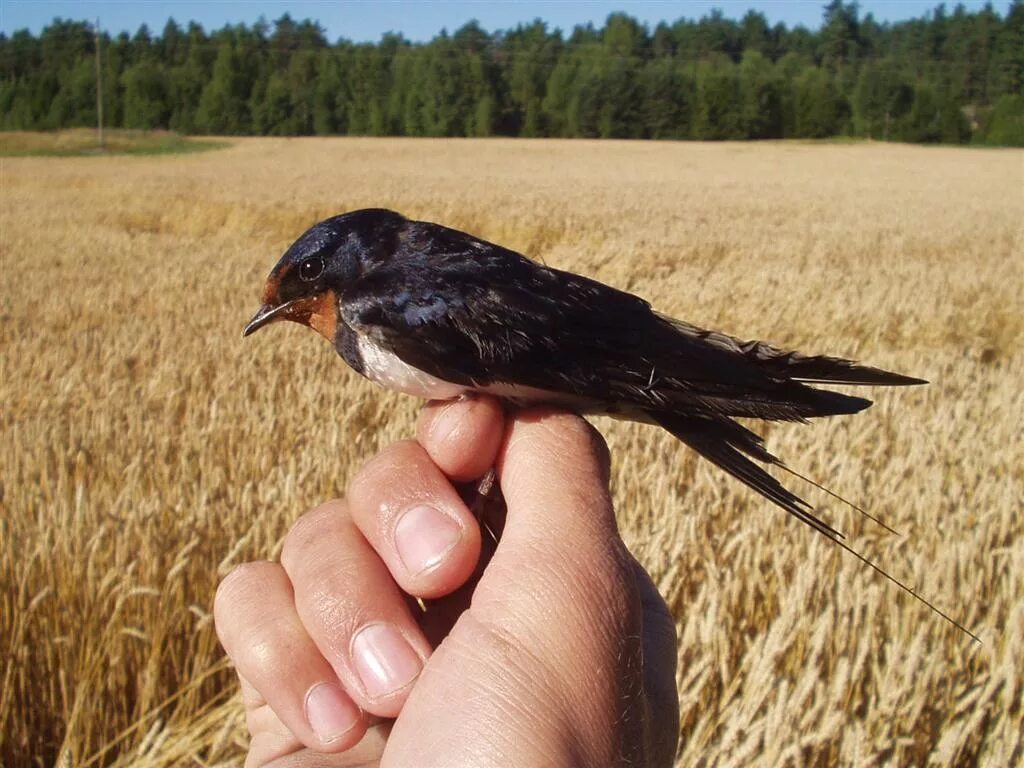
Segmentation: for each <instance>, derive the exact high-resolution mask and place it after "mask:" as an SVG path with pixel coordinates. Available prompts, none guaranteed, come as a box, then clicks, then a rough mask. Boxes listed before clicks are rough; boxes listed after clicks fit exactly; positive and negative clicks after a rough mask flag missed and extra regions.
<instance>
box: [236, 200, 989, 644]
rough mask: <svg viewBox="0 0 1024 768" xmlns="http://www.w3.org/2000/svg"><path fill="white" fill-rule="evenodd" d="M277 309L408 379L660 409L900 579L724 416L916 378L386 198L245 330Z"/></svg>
mask: <svg viewBox="0 0 1024 768" xmlns="http://www.w3.org/2000/svg"><path fill="white" fill-rule="evenodd" d="M278 319H288V320H294V321H297V322H301V323H304V324H306V325H309V326H311V327H312V328H314V329H315V330H317V331H318V332H319V333H321V334H322V335H324V336H326V337H327V338H328V339H329V340H331V341H332V342H333V343H334V345H335V348H336V349H337V350H338V352H339V354H341V356H342V357H343V358H344V359H345V360H346V361H347V362H348V363H349V364H350V365H351V366H352V367H353V368H354V369H355V370H357V371H359V372H360V373H362V374H364V375H365V376H367V377H369V378H371V379H374V380H376V381H378V382H379V383H382V384H384V385H385V386H390V387H392V388H395V389H399V390H401V391H404V392H408V393H411V394H415V395H420V396H422V397H436V398H449V397H456V396H458V395H460V394H462V393H466V392H486V393H491V394H495V395H498V396H501V397H504V398H505V399H507V400H510V401H512V402H513V403H516V404H532V403H549V404H554V405H558V406H562V407H568V408H571V409H574V410H576V411H578V412H581V413H605V414H610V415H614V416H618V417H620V418H625V419H631V420H635V421H642V422H647V423H651V424H656V425H659V426H661V427H663V428H664V429H666V430H668V431H669V432H670V433H672V434H673V435H675V436H676V437H677V438H678V439H679V440H681V441H682V442H684V443H685V444H686V445H688V446H690V447H691V448H692V449H693V450H695V451H697V452H698V453H699V454H701V455H702V456H704V457H706V458H707V459H709V460H710V461H712V462H713V463H715V464H717V465H718V466H719V467H721V468H722V469H724V470H725V471H727V472H728V473H730V474H731V475H733V476H734V477H736V478H738V479H739V480H740V481H742V482H743V483H745V484H746V485H748V486H749V487H750V488H752V489H754V490H755V491H757V492H758V493H760V494H762V495H763V496H764V497H766V498H767V499H769V500H771V501H772V502H774V503H775V504H777V505H779V506H780V507H782V508H783V509H784V510H786V511H787V512H788V513H790V514H791V515H793V516H795V517H796V518H798V519H799V520H801V521H802V522H804V523H806V524H808V525H810V526H811V527H812V528H814V529H815V530H816V531H818V532H819V533H821V534H823V535H825V536H827V537H829V538H831V539H832V540H833V541H836V542H837V544H838V545H839V546H841V547H843V548H844V549H847V550H848V551H850V552H852V553H853V554H854V555H855V556H857V557H858V558H860V559H861V560H863V561H864V562H866V563H867V564H868V565H870V566H871V567H872V568H875V569H876V570H878V571H879V572H880V573H882V574H883V575H885V576H886V578H889V579H891V580H893V581H896V580H895V579H892V577H891V576H889V575H888V574H886V573H885V572H884V571H881V569H879V568H878V567H877V566H876V565H874V563H871V562H870V561H868V560H865V559H864V558H863V557H862V556H861V555H859V554H858V553H856V552H854V551H853V550H850V549H849V547H847V546H846V545H845V544H843V543H842V542H841V541H839V539H840V538H841V534H839V532H838V531H837V530H836V529H834V528H833V527H832V526H830V525H828V524H827V523H825V522H824V521H823V520H821V519H820V518H818V517H817V516H815V515H814V514H813V510H812V508H811V507H810V506H809V505H808V504H807V503H806V502H804V501H803V500H802V499H801V498H799V497H798V496H797V495H795V494H794V493H793V492H792V491H790V490H788V489H787V488H785V487H784V486H783V485H782V484H781V483H780V482H779V481H778V480H777V479H775V478H774V477H772V476H771V475H770V474H769V473H768V472H767V471H765V469H764V468H763V467H762V466H760V465H759V464H758V463H755V462H760V463H761V464H767V465H774V466H777V467H782V468H785V467H784V465H783V464H782V462H781V461H779V460H778V459H777V458H776V457H775V456H773V455H772V454H770V453H769V452H768V451H767V450H766V449H765V447H764V445H763V441H762V439H761V438H760V437H759V436H758V435H757V434H755V433H754V432H752V431H750V430H749V429H747V428H746V427H744V426H742V425H741V424H739V423H737V422H736V421H734V420H733V419H735V418H759V419H768V420H781V421H797V422H803V421H806V420H807V419H810V418H813V417H817V416H833V415H838V414H851V413H857V412H858V411H861V410H863V409H865V408H867V407H868V406H869V405H871V401H870V400H867V399H864V398H862V397H854V396H851V395H846V394H842V393H839V392H833V391H829V390H824V389H818V388H816V387H813V386H810V385H812V384H852V385H883V386H902V385H909V384H923V383H925V382H924V381H922V380H921V379H916V378H911V377H909V376H903V375H900V374H897V373H890V372H888V371H883V370H880V369H878V368H872V367H869V366H864V365H859V364H857V363H855V362H852V361H850V360H844V359H842V358H837V357H827V356H807V355H802V354H800V353H798V352H791V351H785V350H780V349H777V348H775V347H773V346H770V345H768V344H766V343H765V342H763V341H740V340H739V339H736V338H733V337H731V336H727V335H725V334H723V333H719V332H717V331H709V330H705V329H702V328H698V327H696V326H693V325H690V324H689V323H685V322H682V321H680V320H674V319H672V318H669V317H666V316H664V315H661V314H659V313H658V312H655V311H654V310H653V309H652V308H651V306H650V305H649V304H648V303H647V302H646V301H644V300H643V299H641V298H639V297H637V296H634V295H632V294H629V293H626V292H624V291H620V290H617V289H615V288H612V287H610V286H607V285H604V284H602V283H599V282H596V281H594V280H591V279H588V278H586V277H581V276H580V275H575V274H572V273H570V272H564V271H561V270H557V269H552V268H550V267H546V266H544V265H542V264H538V263H537V262H534V261H531V260H530V259H528V258H526V257H525V256H523V255H521V254H519V253H516V252H515V251H511V250H508V249H507V248H503V247H501V246H499V245H495V244H494V243H489V242H487V241H485V240H481V239H480V238H477V237H473V236H472V235H469V234H466V233H464V232H459V231H457V230H454V229H450V228H448V227H444V226H441V225H439V224H432V223H429V222H422V221H411V220H409V219H406V218H405V217H403V216H401V215H400V214H398V213H395V212H394V211H387V210H382V209H368V210H361V211H354V212H352V213H346V214H343V215H341V216H335V217H334V218H331V219H327V220H325V221H322V222H320V223H319V224H316V225H314V226H313V227H311V228H310V229H309V230H307V231H306V232H305V233H304V234H303V235H302V236H301V237H300V238H299V239H298V240H296V241H295V243H294V244H293V245H292V246H291V247H290V248H289V249H288V250H287V252H286V253H285V254H284V256H283V257H282V258H281V260H280V261H279V262H278V264H277V266H275V267H274V269H273V270H272V272H271V274H270V276H269V278H268V279H267V285H266V287H265V289H264V295H263V307H261V308H260V310H259V312H257V314H256V316H255V317H254V318H253V319H252V321H250V323H249V325H248V326H246V330H245V333H246V334H248V333H251V332H252V331H254V330H256V329H258V328H260V327H262V326H263V325H265V324H267V323H269V322H272V321H274V320H278ZM788 471H791V470H788ZM793 474H796V473H793ZM805 479H806V478H805ZM811 482H813V481H811ZM825 490H826V491H827V489H825ZM829 493H831V492H829ZM857 509H859V508H857ZM861 511H863V510H861ZM865 514H867V513H865ZM872 519H874V518H872ZM883 525H884V524H883ZM890 530H891V529H890ZM896 583H897V584H899V586H900V587H901V588H903V589H904V590H906V591H908V592H911V594H914V596H915V597H916V598H917V599H919V600H922V602H925V603H926V604H927V605H929V607H931V608H932V609H933V610H935V611H937V612H939V613H940V614H941V611H938V609H937V608H935V607H934V606H932V605H931V604H930V603H927V601H924V600H923V599H922V598H920V597H919V596H918V595H916V593H913V591H912V590H910V589H909V588H908V587H906V586H905V585H903V584H902V583H900V582H898V581H896ZM941 615H942V616H944V617H945V618H946V619H948V620H949V621H951V622H953V623H954V624H956V626H958V627H960V628H961V629H964V631H965V632H966V631H967V630H966V629H965V628H964V627H962V626H961V625H959V624H957V623H956V622H955V621H953V620H952V619H950V618H949V617H948V616H946V615H945V614H941ZM972 636H973V635H972Z"/></svg>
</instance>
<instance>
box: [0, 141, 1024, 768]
mask: <svg viewBox="0 0 1024 768" xmlns="http://www.w3.org/2000/svg"><path fill="white" fill-rule="evenodd" d="M0 163H2V166H0V173H2V197H0V214H2V221H0V224H2V234H0V258H2V268H3V269H2V273H3V287H2V291H0V393H2V403H3V405H2V415H0V424H2V427H3V438H2V442H0V676H2V678H0V679H2V690H0V763H2V764H3V765H5V766H8V768H17V767H19V766H47V765H58V766H82V767H83V768H88V767H89V766H128V765H132V766H143V767H144V768H157V767H161V768H162V767H164V766H199V765H202V766H222V765H239V764H240V763H241V760H242V755H243V750H244V745H245V732H244V728H243V719H242V714H241V708H240V701H239V699H238V697H237V696H236V695H235V688H234V683H233V678H232V673H231V670H230V669H228V668H227V666H226V664H225V662H224V660H223V657H222V654H221V652H220V649H219V647H218V645H217V642H216V639H215V636H214V632H213V627H212V621H211V615H210V610H211V603H212V598H213V593H214V589H215V585H216V583H217V581H218V579H219V578H221V577H222V576H223V575H224V574H226V573H227V572H228V571H229V570H230V569H231V568H232V567H233V566H234V565H236V564H238V563H240V562H243V561H245V560H248V559H253V558H258V557H274V556H275V555H276V553H277V548H278V545H279V542H280V541H281V538H282V537H283V535H284V534H285V532H286V531H287V529H288V527H289V525H290V522H291V521H292V520H294V519H295V518H296V517H297V516H298V515H300V514H301V513H302V512H304V511H305V510H307V509H308V508H310V507H311V506H313V505H315V504H317V503H318V502H320V501H322V500H324V499H326V498H329V497H332V496H336V495H340V494H342V493H343V492H344V489H345V487H346V483H347V482H348V480H349V478H350V477H351V476H352V474H353V473H354V471H355V470H356V469H357V468H358V467H359V466H360V464H361V463H362V462H363V461H364V460H366V459H367V458H369V457H370V456H371V455H372V454H373V453H374V452H375V451H376V450H377V449H378V448H380V447H381V446H383V445H385V444H387V443H388V442H390V441H393V440H395V439H399V438H402V437H407V436H409V435H410V434H411V430H412V424H413V421H414V418H415V415H416V412H417V403H416V402H415V401H413V400H411V399H410V398H407V397H405V396H401V395H395V394H390V393H387V392H384V391H383V390H380V389H377V388H375V387H374V386H373V385H371V384H369V383H368V382H365V381H363V380H361V379H359V378H358V377H357V376H356V375H355V374H353V373H351V372H350V371H348V369H347V368H346V367H345V366H344V364H343V363H342V361H341V360H340V359H339V358H337V356H336V355H335V353H334V351H333V350H332V349H331V348H330V347H329V345H327V344H326V343H324V342H323V340H322V339H320V338H319V337H317V336H316V335H314V334H311V333H309V332H308V331H306V330H305V329H301V328H298V327H297V326H289V327H281V326H278V327H275V328H274V329H273V331H272V332H268V333H264V334H259V335H257V336H255V337H253V338H251V339H247V340H246V341H245V342H243V341H242V339H241V337H240V331H241V328H242V325H243V323H244V322H245V321H246V320H247V319H248V317H249V316H250V314H251V312H252V311H253V310H254V309H255V307H256V305H257V303H258V296H259V292H260V288H261V284H262V278H263V276H264V274H265V273H266V271H267V270H268V269H269V268H270V266H271V265H272V264H273V262H274V261H276V259H277V257H278V255H279V254H280V252H281V251H282V250H283V248H284V247H286V246H287V245H288V244H289V243H290V242H291V240H292V239H293V238H294V237H295V236H297V235H298V234H299V233H300V232H301V231H302V230H303V229H305V227H306V226H308V225H309V224H311V223H312V222H314V221H315V220H317V219H319V218H323V217H325V216H328V215H331V214H334V213H337V212H340V211H343V210H347V209H353V208H357V207H364V206H387V207H392V208H395V209H397V210H399V211H402V212H403V213H405V214H407V215H410V216H414V217H418V218H426V219H430V220H434V221H439V222H443V223H446V224H449V225H451V226H455V227H458V228H461V229H466V230H469V231H471V232H474V233H476V234H479V235H481V236H483V237H485V238H487V239H490V240H494V241H497V242H500V243H502V244H504V245H507V246H510V247H513V248H516V249H518V250H521V251H523V252H525V253H527V254H530V255H532V256H534V257H537V258H540V259H543V260H544V261H545V262H547V263H548V264H550V265H553V266H558V267H565V268H570V269H573V270H576V271H579V272H582V273H584V274H587V275H590V276H593V277H596V278H598V279H600V280H603V281H606V282H609V283H611V284H613V285H616V286H618V287H621V288H625V289H628V290H632V291H634V292H638V293H640V294H642V295H644V296H646V297H647V298H649V299H650V300H651V301H652V303H653V304H654V305H655V306H656V307H657V308H658V309H660V310H662V311H665V312H667V313H670V314H674V315H677V316H679V317H682V318H685V319H687V320H689V321H691V322H694V323H697V324H702V325H707V326H711V327H715V328H719V329H722V330H726V331H729V332H732V333H734V334H736V335H739V336H741V337H744V338H753V337H758V338H765V339H769V340H771V341H773V342H776V343H778V344H780V345H790V346H793V347H796V348H799V349H802V350H805V351H808V352H830V353H834V354H841V355H845V356H851V357H854V358H858V359H862V360H864V361H867V362H870V363H872V364H875V365H879V366H882V367H887V368H890V369H893V370H897V371H900V372H904V373H908V374H912V375H917V376H922V377H924V378H927V379H929V380H930V381H931V382H932V383H931V384H930V385H929V386H927V387H918V388H910V389H901V390H878V391H876V392H875V393H874V394H875V399H876V405H875V407H873V408H872V409H870V410H868V411H866V412H865V413H863V414H860V415H858V416H855V417H847V418H837V419H832V420H826V421H819V422H816V423H814V424H812V425H809V426H800V425H771V426H768V427H765V428H763V429H761V430H760V431H762V432H764V433H765V434H766V435H767V437H768V446H769V448H770V449H772V450H773V451H775V452H776V453H778V454H779V455H781V456H782V457H783V458H784V459H786V460H787V461H788V462H789V463H790V464H791V465H792V466H793V467H794V468H795V469H798V470H800V471H801V472H804V473H806V474H808V475H810V476H811V477H814V478H816V479H818V480H820V481H823V482H826V483H827V484H828V485H829V486H830V487H831V488H833V489H834V490H836V491H838V492H839V493H842V494H843V495H845V496H847V497H848V498H851V499H853V500H855V501H858V502H862V503H864V504H866V505H867V506H868V507H869V508H870V510H871V511H872V512H874V513H875V514H877V515H879V516H881V517H883V518H884V519H885V520H886V521H887V522H889V523H890V524H891V525H893V526H894V527H895V528H897V529H899V530H900V531H901V532H902V533H903V534H904V535H902V536H899V537H897V536H892V535H889V534H887V533H886V532H885V531H884V530H882V529H880V528H879V527H878V526H874V525H872V524H870V523H866V522H865V521H863V519H862V518H859V517H858V516H856V514H855V513H851V512H850V510H848V509H847V508H844V507H842V506H840V505H838V504H837V503H836V502H834V500H832V499H831V498H829V497H828V496H825V495H824V494H822V493H821V492H819V491H816V490H815V489H813V488H811V487H809V486H806V485H804V484H801V483H799V482H796V483H794V484H793V487H794V488H795V489H796V490H798V491H799V492H800V493H801V494H802V495H805V497H806V498H808V499H809V500H811V501H812V502H814V503H815V504H816V505H817V506H818V507H819V509H820V510H821V511H822V513H823V515H824V516H825V517H826V518H827V519H828V520H830V521H831V522H833V523H834V524H835V525H836V526H837V527H839V528H840V529H841V530H843V531H844V532H846V533H848V534H849V535H850V538H851V540H852V543H853V545H854V546H856V547H858V548H859V549H860V550H861V551H863V552H865V553H866V554H868V555H870V556H871V557H874V558H876V559H877V560H879V561H880V562H881V563H882V564H883V565H884V566H885V567H887V568H888V569H889V570H891V571H892V572H893V574H894V575H896V576H898V577H899V578H902V579H905V580H906V581H908V582H909V583H911V584H913V585H914V586H915V587H916V588H917V589H919V591H920V592H921V594H923V595H925V596H927V597H929V598H930V599H932V600H934V601H935V602H936V603H937V604H938V605H939V606H940V607H942V608H944V609H945V610H947V611H948V612H950V613H951V614H953V615H954V616H956V617H957V618H958V619H960V620H962V621H963V622H964V623H965V624H967V625H968V626H970V627H971V628H972V629H974V630H975V631H976V632H977V633H978V634H979V635H980V636H981V637H982V639H983V641H984V644H983V645H980V646H978V645H976V644H973V643H971V642H970V641H969V640H968V639H967V638H965V636H964V635H962V634H960V633H958V632H957V631H956V630H954V629H952V628H951V627H950V626H949V625H947V624H945V623H944V622H942V621H941V620H939V619H937V618H936V617H935V616H934V615H933V614H930V613H928V612H927V610H926V609H924V608H923V607H922V606H921V605H920V604H919V603H917V602H915V601H914V600H912V599H910V598H908V597H907V596H906V595H903V594H901V593H899V592H898V591H897V590H896V589H895V588H893V586H892V585H891V584H888V583H886V582H884V581H882V580H881V579H880V578H878V577H877V576H876V575H875V574H873V573H872V572H871V571H869V570H868V569H867V568H865V567H864V566H863V565H861V564H860V563H858V562H857V561H856V560H854V559H853V558H851V557H849V556H846V555H843V554H841V553H839V552H838V551H837V550H835V549H834V548H832V547H830V546H829V544H828V542H826V541H824V540H823V539H822V538H821V537H818V536H815V535H814V534H813V533H812V532H811V531H810V530H809V529H807V528H805V527H803V526H800V525H799V524H798V523H796V522H795V521H794V520H792V519H790V518H788V517H787V516H786V515H785V514H784V513H782V512H781V511H780V510H778V509H776V508H775V507H773V506H771V505H770V504H769V503H768V502H766V501H764V500H763V499H761V498H760V497H757V496H755V495H753V494H752V493H750V492H748V491H747V490H745V489H744V488H742V487H741V486H739V485H738V484H736V483H735V482H733V481H731V480H730V479H728V478H727V477H726V476H725V475H723V474H722V473H721V472H719V471H717V470H715V469H714V468H713V467H711V466H710V465H709V464H707V463H706V462H702V461H697V460H696V458H695V457H694V455H693V454H692V453H690V452H688V451H687V450H686V449H685V448H684V447H681V446H680V445H678V444H677V443H675V442H674V441H673V440H672V439H671V438H670V437H668V436H667V435H665V434H662V433H660V432H659V431H657V430H654V429H652V428H649V427H643V426H638V425H631V424H624V423H620V422H613V421H609V420H601V419H599V420H597V426H598V427H599V428H600V429H601V431H602V432H603V433H604V434H605V436H606V437H607V439H608V442H609V444H610V446H611V449H612V453H613V461H614V472H613V481H612V482H613V490H614V494H615V499H616V502H617V510H618V515H619V519H620V521H621V527H622V530H623V535H624V537H625V538H626V541H627V543H628V544H629V546H630V548H631V549H632V550H633V551H634V552H635V553H636V555H637V556H638V557H639V558H640V560H641V561H642V562H643V563H644V564H645V565H646V566H647V567H648V569H649V570H650V571H651V573H652V574H653V575H654V577H655V580H656V581H657V583H658V584H659V585H660V588H661V590H662V592H663V594H664V595H665V596H666V598H667V600H668V602H669V605H670V606H671V608H672V610H673V612H674V614H675V616H676V619H677V625H678V633H679V662H680V663H679V675H678V687H679V693H680V697H681V701H682V722H681V723H680V733H681V746H680V753H679V761H678V764H679V765H680V766H758V767H760V766H805V765H807V766H869V765H870V766H874V765H879V766H910V765H913V766H925V765H928V766H932V765H934V766H953V765H956V766H960V765H964V766H1009V765H1013V764H1020V762H1021V760H1024V736H1022V733H1024V703H1022V698H1024V682H1022V675H1021V673H1020V668H1021V665H1022V661H1021V660H1022V659H1024V518H1022V516H1021V514H1020V513H1021V507H1022V503H1024V443H1022V427H1024V395H1022V393H1021V387H1020V383H1021V381H1022V380H1024V352H1022V351H1021V350H1022V348H1024V284H1022V279H1021V276H1020V275H1021V268H1022V262H1024V230H1022V221H1024V153H1022V152H1020V151H1012V150H1008V151H976V150H974V151H972V150H966V149H948V148H921V147H904V146H889V145H870V144H864V145H851V146H843V145H828V144H825V145H821V144H792V143H781V144H719V145H708V144H696V143H682V144H676V143H645V142H635V143H629V142H586V141H575V142H559V141H513V140H507V141H506V140H483V141H445V140H437V141H433V140H390V139H292V140H288V139H251V140H239V141H237V142H235V143H234V144H233V145H232V146H231V147H230V148H228V149H224V150H221V151H217V152H210V153H203V154H197V155H189V156H177V157H174V156H163V157H137V158H81V159H66V158H23V159H12V158H7V159H3V160H2V161H0ZM759 429H760V428H759ZM788 482H790V481H789V480H787V483H788Z"/></svg>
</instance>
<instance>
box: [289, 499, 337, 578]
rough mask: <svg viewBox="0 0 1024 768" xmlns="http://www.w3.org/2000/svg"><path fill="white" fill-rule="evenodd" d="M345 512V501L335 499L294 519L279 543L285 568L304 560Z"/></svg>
mask: <svg viewBox="0 0 1024 768" xmlns="http://www.w3.org/2000/svg"><path fill="white" fill-rule="evenodd" d="M347 514H348V510H347V506H346V504H345V502H343V501H340V500H337V499H335V500H333V501H328V502H326V503H324V504H321V505H320V506H318V507H315V508H313V509H312V510H310V511H309V512H307V513H306V514H304V515H302V516H301V517H300V518H299V519H298V520H296V521H295V522H294V523H293V524H292V527H291V529H290V530H289V531H288V533H287V535H286V536H285V537H284V544H282V545H281V563H282V565H284V567H285V570H288V571H290V570H291V569H292V568H294V567H295V566H296V564H297V563H300V562H302V561H303V560H305V559H306V558H307V557H308V555H309V552H310V551H311V550H313V549H314V548H315V547H316V545H317V544H319V543H320V542H322V541H323V540H324V537H325V536H326V535H328V534H329V533H330V532H331V531H332V530H334V529H336V527H337V526H338V524H339V523H340V522H341V521H343V520H344V519H345V518H346V517H347Z"/></svg>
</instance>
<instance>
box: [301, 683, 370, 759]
mask: <svg viewBox="0 0 1024 768" xmlns="http://www.w3.org/2000/svg"><path fill="white" fill-rule="evenodd" d="M306 719H307V720H308V721H309V727H310V728H312V729H313V732H314V733H315V734H316V736H317V738H318V739H320V742H321V743H322V744H330V743H331V742H332V741H337V740H338V739H340V738H341V737H342V736H344V735H345V734H346V733H348V732H349V731H351V730H352V729H353V728H355V727H356V724H357V723H358V722H359V708H358V707H357V706H356V705H355V704H354V703H353V701H352V699H350V698H349V697H348V696H347V695H346V694H345V692H344V691H343V690H341V688H340V687H339V686H337V685H335V684H334V683H318V684H317V685H314V686H313V687H312V688H310V689H309V693H307V694H306Z"/></svg>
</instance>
